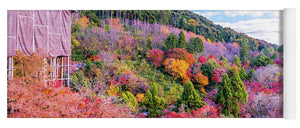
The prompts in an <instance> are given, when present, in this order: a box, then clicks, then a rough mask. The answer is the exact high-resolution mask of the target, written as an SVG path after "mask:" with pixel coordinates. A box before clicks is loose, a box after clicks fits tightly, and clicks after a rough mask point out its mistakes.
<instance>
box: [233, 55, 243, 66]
mask: <svg viewBox="0 0 300 128" xmlns="http://www.w3.org/2000/svg"><path fill="white" fill-rule="evenodd" d="M233 63H234V64H235V65H236V66H239V67H241V62H240V59H239V57H238V56H237V55H235V56H234V58H233Z"/></svg>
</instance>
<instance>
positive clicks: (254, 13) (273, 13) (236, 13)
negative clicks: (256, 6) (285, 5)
mask: <svg viewBox="0 0 300 128" xmlns="http://www.w3.org/2000/svg"><path fill="white" fill-rule="evenodd" d="M223 12H224V14H225V15H227V16H230V17H236V16H251V17H261V16H263V15H265V14H268V15H270V16H272V17H278V16H279V11H262V10H261V11H244V10H242V11H238V10H236V11H223Z"/></svg>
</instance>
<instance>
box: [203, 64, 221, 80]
mask: <svg viewBox="0 0 300 128" xmlns="http://www.w3.org/2000/svg"><path fill="white" fill-rule="evenodd" d="M220 67H221V66H220V65H219V64H218V63H217V61H216V60H215V59H209V60H208V61H206V63H204V64H203V65H202V67H201V70H202V73H203V75H205V76H207V77H208V78H209V79H210V78H211V77H212V74H213V71H214V70H216V68H220Z"/></svg>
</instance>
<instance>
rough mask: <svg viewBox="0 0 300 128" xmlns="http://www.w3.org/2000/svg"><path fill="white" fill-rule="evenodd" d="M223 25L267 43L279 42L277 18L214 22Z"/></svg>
mask: <svg viewBox="0 0 300 128" xmlns="http://www.w3.org/2000/svg"><path fill="white" fill-rule="evenodd" d="M216 24H219V25H221V26H223V27H230V28H232V29H234V30H236V31H237V32H242V33H246V34H247V35H249V36H251V37H254V38H258V39H263V40H265V41H267V42H269V43H274V44H279V33H280V30H279V28H280V27H279V18H272V19H253V20H246V21H238V22H236V23H222V22H219V23H216Z"/></svg>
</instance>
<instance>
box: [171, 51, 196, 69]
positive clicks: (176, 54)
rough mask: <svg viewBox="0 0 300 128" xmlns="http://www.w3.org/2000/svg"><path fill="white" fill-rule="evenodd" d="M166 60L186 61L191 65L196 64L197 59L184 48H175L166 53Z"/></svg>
mask: <svg viewBox="0 0 300 128" xmlns="http://www.w3.org/2000/svg"><path fill="white" fill-rule="evenodd" d="M166 58H174V59H179V60H184V61H186V62H187V63H188V64H190V65H191V64H193V63H194V62H195V59H194V58H193V56H192V54H190V53H189V52H187V51H186V50H185V49H183V48H173V49H170V50H169V51H166Z"/></svg>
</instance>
